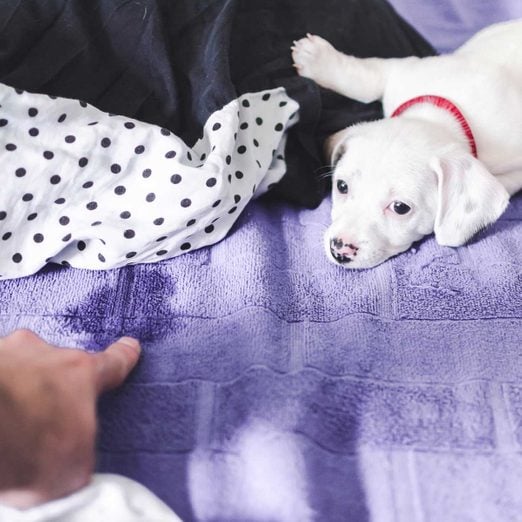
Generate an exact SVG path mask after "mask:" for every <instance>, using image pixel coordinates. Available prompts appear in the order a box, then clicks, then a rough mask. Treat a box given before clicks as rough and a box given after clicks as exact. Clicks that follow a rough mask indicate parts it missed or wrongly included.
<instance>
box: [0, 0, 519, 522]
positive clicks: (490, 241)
mask: <svg viewBox="0 0 522 522" xmlns="http://www.w3.org/2000/svg"><path fill="white" fill-rule="evenodd" d="M394 3H395V4H396V5H397V7H398V8H399V9H401V7H403V8H404V6H408V4H409V3H408V2H407V1H406V0H396V2H394ZM433 4H434V5H435V4H437V5H438V6H439V7H438V9H439V11H438V12H439V13H442V14H441V17H442V18H443V17H444V16H446V17H447V19H450V18H451V17H452V16H453V18H451V19H452V20H456V19H457V17H456V16H455V15H454V14H452V15H447V13H446V14H445V11H444V10H443V8H442V6H441V5H440V4H441V2H437V3H435V2H433ZM442 4H444V5H445V7H446V9H447V11H448V12H450V11H451V2H449V0H446V1H445V2H442ZM482 4H484V5H486V4H487V5H488V6H489V7H490V8H491V9H494V6H498V12H495V13H491V12H490V13H489V14H487V18H488V19H489V17H491V18H494V17H495V16H497V15H498V16H500V17H501V16H503V14H502V13H506V12H508V11H509V15H510V16H515V15H516V14H517V13H515V11H516V10H517V9H519V8H518V7H517V6H518V5H519V4H518V0H510V2H508V1H505V2H493V0H491V1H490V2H487V1H486V0H483V1H482ZM416 5H417V4H416ZM416 9H417V10H418V9H420V8H416ZM470 9H471V8H470ZM509 9H511V10H509ZM451 12H453V11H451ZM470 13H471V11H470V12H469V13H467V14H466V13H463V12H461V16H462V17H464V19H465V20H469V18H467V16H468V15H469V16H471V14H470ZM499 13H500V14H499ZM519 14H521V15H522V13H519ZM414 15H415V13H414ZM475 15H476V13H475ZM484 16H486V15H484ZM413 18H415V16H413ZM442 18H441V19H442ZM417 20H421V18H420V17H417ZM431 23H432V24H433V20H432V22H431ZM486 23H487V20H486V18H484V19H482V20H480V21H479V22H477V21H476V20H475V21H473V24H474V27H476V26H477V25H485V24H486ZM417 26H418V28H419V29H420V30H421V32H424V34H425V36H427V37H428V38H431V39H432V41H433V43H434V44H435V45H436V46H437V47H438V48H444V47H446V46H448V45H451V43H450V44H448V41H447V40H445V39H444V38H442V39H440V40H439V41H437V39H436V38H437V36H441V35H442V36H444V34H443V33H442V32H441V33H437V32H435V31H434V29H433V27H431V34H430V30H429V27H428V26H426V27H420V26H419V24H417ZM461 28H467V29H469V30H471V29H470V26H468V25H466V23H464V22H463V23H462V26H461ZM423 29H424V31H423ZM467 29H466V30H467ZM328 220H329V201H328V200H326V201H324V202H323V204H322V205H321V206H320V207H319V208H318V209H316V210H303V209H300V208H294V207H291V206H289V205H282V204H276V203H273V202H255V203H253V204H251V205H250V206H249V207H247V209H246V210H245V212H244V214H243V215H242V216H241V218H240V219H239V220H238V222H237V223H236V225H235V226H234V229H233V230H232V232H231V233H230V234H229V236H228V237H227V238H226V239H225V240H223V241H221V242H220V243H218V244H217V245H215V246H213V247H210V248H204V249H201V250H198V251H195V252H192V253H190V254H188V255H185V256H181V257H179V258H175V259H172V260H170V261H166V262H162V263H158V264H155V265H136V266H131V267H126V268H123V269H118V270H112V271H106V272H96V271H84V270H72V269H63V268H61V267H47V268H46V269H44V270H43V271H42V272H40V273H39V274H37V275H35V276H32V277H29V278H25V279H20V280H12V281H4V282H2V284H1V285H0V293H1V296H2V299H1V301H0V334H4V333H6V332H9V331H11V330H12V329H14V328H16V327H21V326H24V327H28V328H31V329H33V330H35V331H36V332H38V333H39V334H40V335H41V336H42V337H44V338H45V339H46V340H48V341H52V342H54V343H57V344H61V345H69V346H79V347H87V348H88V349H91V350H96V349H99V348H100V347H102V346H103V345H105V344H106V343H108V342H110V341H112V340H113V339H114V338H115V337H117V336H119V335H122V334H123V333H125V334H127V335H133V336H136V337H138V338H140V339H141V340H142V341H143V346H144V354H143V357H142V360H141V361H140V363H139V366H138V368H137V370H136V371H135V372H134V374H133V376H132V378H131V379H130V381H129V382H128V384H127V385H126V386H125V387H123V388H122V389H121V390H119V391H117V392H114V393H112V394H110V395H108V396H106V397H105V399H104V400H103V401H102V403H101V405H100V412H101V429H100V438H99V445H98V447H99V469H100V470H101V471H110V472H117V473H122V474H124V475H127V476H129V477H132V478H135V479H137V480H139V481H140V482H142V483H143V484H145V485H146V486H148V487H150V488H151V489H152V490H153V491H154V492H155V493H156V494H158V495H159V496H160V497H161V498H163V499H164V500H165V501H166V502H167V503H168V504H169V505H170V506H172V508H173V509H174V510H175V511H176V512H177V513H178V514H179V515H180V516H181V517H182V518H183V520H187V521H188V520H193V519H199V520H222V521H231V520H263V521H266V520H284V521H298V520H299V521H305V520H323V521H328V522H334V521H346V520H350V521H356V522H365V521H370V520H372V521H373V520H375V521H379V522H381V521H383V522H384V521H386V522H387V521H407V522H417V521H426V522H427V521H442V520H444V521H454V522H457V521H458V522H460V521H463V520H472V521H474V522H475V521H484V522H486V521H488V522H490V521H493V520H495V521H508V520H520V517H521V516H522V515H521V514H522V497H521V495H520V485H521V484H522V195H520V194H519V195H518V196H517V197H515V198H514V199H513V200H512V202H511V204H510V206H509V208H508V210H507V212H506V213H505V214H504V215H503V216H502V218H501V219H500V220H499V221H498V222H497V223H496V224H495V225H494V226H492V227H490V228H489V229H488V230H486V231H483V232H482V233H480V234H479V235H478V236H477V237H476V238H475V240H474V241H473V242H472V243H471V244H469V245H467V246H465V247H462V248H458V249H452V248H446V247H440V246H438V245H437V244H436V242H435V241H434V240H433V239H432V238H428V239H426V240H425V241H423V242H421V243H420V244H419V245H417V246H416V248H415V249H414V250H412V251H410V252H408V253H406V254H403V255H401V256H399V257H397V258H395V259H392V260H390V261H388V262H386V263H384V264H383V265H381V266H379V267H377V268H375V269H372V270H367V271H345V270H342V269H338V268H336V267H335V266H333V265H332V264H330V263H329V262H328V261H327V260H326V258H325V257H324V254H323V251H322V247H321V244H322V233H323V231H324V229H325V228H326V226H327V223H328ZM35 288H37V289H38V290H37V291H35Z"/></svg>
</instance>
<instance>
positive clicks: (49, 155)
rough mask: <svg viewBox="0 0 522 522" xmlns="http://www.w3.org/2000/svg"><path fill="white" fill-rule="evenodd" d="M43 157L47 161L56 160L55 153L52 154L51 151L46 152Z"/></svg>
mask: <svg viewBox="0 0 522 522" xmlns="http://www.w3.org/2000/svg"><path fill="white" fill-rule="evenodd" d="M43 157H44V158H45V159H46V160H52V159H53V158H54V152H51V151H50V150H45V151H44V153H43Z"/></svg>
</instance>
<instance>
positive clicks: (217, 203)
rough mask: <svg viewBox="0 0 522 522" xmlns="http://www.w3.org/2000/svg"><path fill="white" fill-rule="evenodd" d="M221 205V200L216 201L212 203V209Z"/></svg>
mask: <svg viewBox="0 0 522 522" xmlns="http://www.w3.org/2000/svg"><path fill="white" fill-rule="evenodd" d="M220 203H221V200H220V199H218V200H217V201H214V203H212V208H216V207H217V206H219V204H220Z"/></svg>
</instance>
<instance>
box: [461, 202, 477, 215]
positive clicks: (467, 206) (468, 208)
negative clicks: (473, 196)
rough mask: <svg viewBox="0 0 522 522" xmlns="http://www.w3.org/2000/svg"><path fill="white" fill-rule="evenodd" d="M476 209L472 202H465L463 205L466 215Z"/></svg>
mask: <svg viewBox="0 0 522 522" xmlns="http://www.w3.org/2000/svg"><path fill="white" fill-rule="evenodd" d="M476 209H477V205H476V204H475V203H474V202H473V201H471V200H470V201H466V204H465V205H464V212H465V213H466V214H472V213H473V212H475V210H476Z"/></svg>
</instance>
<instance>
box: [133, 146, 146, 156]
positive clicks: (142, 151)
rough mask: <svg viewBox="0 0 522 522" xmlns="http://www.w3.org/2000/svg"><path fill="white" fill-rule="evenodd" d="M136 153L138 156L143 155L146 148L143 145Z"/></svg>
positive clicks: (135, 150)
mask: <svg viewBox="0 0 522 522" xmlns="http://www.w3.org/2000/svg"><path fill="white" fill-rule="evenodd" d="M134 152H135V153H136V154H143V153H144V152H145V147H144V146H143V145H138V146H137V147H136V148H135V149H134Z"/></svg>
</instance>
